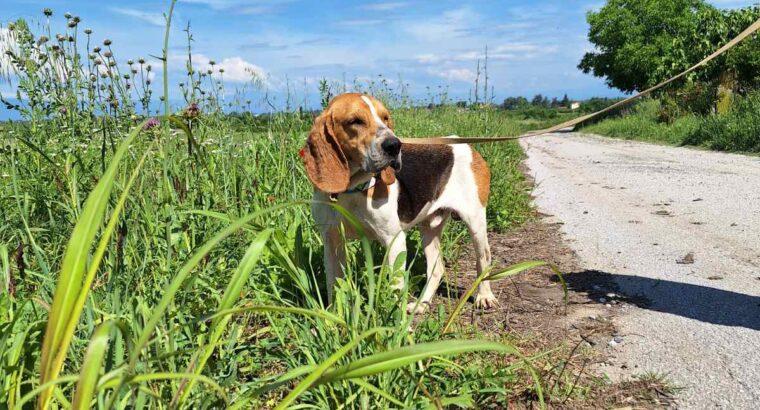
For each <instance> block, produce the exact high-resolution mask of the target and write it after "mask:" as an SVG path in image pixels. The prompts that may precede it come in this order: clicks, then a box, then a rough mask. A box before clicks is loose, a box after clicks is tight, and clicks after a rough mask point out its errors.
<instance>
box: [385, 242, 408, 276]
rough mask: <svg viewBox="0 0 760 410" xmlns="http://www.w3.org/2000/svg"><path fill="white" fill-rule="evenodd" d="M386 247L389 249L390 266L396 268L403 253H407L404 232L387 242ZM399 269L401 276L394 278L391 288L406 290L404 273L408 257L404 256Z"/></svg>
mask: <svg viewBox="0 0 760 410" xmlns="http://www.w3.org/2000/svg"><path fill="white" fill-rule="evenodd" d="M385 242H386V243H384V245H385V246H386V247H388V265H389V266H390V267H391V269H393V267H395V266H396V261H397V260H398V258H399V257H400V256H402V255H401V254H402V253H405V252H406V234H405V233H404V231H400V232H399V233H398V234H396V236H394V237H393V238H390V239H389V240H386V241H385ZM399 269H400V270H401V271H402V272H401V275H396V276H394V278H393V280H392V282H391V287H392V288H393V289H398V290H402V289H404V272H403V271H405V270H406V256H405V255H404V260H403V261H401V265H400V266H399Z"/></svg>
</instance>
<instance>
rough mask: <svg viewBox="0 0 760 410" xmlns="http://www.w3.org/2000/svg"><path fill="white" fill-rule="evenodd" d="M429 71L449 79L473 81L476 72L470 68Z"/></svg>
mask: <svg viewBox="0 0 760 410" xmlns="http://www.w3.org/2000/svg"><path fill="white" fill-rule="evenodd" d="M428 73H430V74H433V75H435V76H438V77H442V78H445V79H447V80H454V81H463V82H472V81H474V80H475V72H474V71H472V70H470V69H469V68H449V69H445V70H434V69H429V70H428Z"/></svg>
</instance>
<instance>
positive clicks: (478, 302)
mask: <svg viewBox="0 0 760 410" xmlns="http://www.w3.org/2000/svg"><path fill="white" fill-rule="evenodd" d="M496 306H499V300H498V299H496V296H494V295H493V294H490V295H477V296H476V297H475V307H477V308H481V309H494V308H496Z"/></svg>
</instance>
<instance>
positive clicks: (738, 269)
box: [521, 133, 760, 409]
mask: <svg viewBox="0 0 760 410" xmlns="http://www.w3.org/2000/svg"><path fill="white" fill-rule="evenodd" d="M521 144H522V145H523V147H524V148H525V151H526V153H527V160H526V165H527V166H528V167H529V168H530V174H531V175H532V176H533V178H534V179H535V181H536V188H535V191H534V195H535V197H536V198H535V203H536V206H537V208H538V210H539V211H540V212H543V213H545V214H549V215H551V216H552V219H553V220H555V221H556V222H558V223H562V231H563V233H564V234H565V236H566V238H567V239H568V240H569V244H570V247H571V248H573V249H574V250H575V251H576V252H577V253H578V255H579V256H580V258H581V262H582V263H583V265H584V270H585V272H584V271H581V272H576V273H572V274H570V275H569V276H570V278H569V281H570V282H571V285H572V280H573V278H572V276H578V275H604V276H605V277H606V278H610V279H611V280H612V282H613V283H614V285H615V286H616V288H617V293H619V294H620V295H621V298H623V299H624V300H626V301H627V302H628V303H627V304H626V308H625V309H623V310H622V312H623V313H622V314H621V315H620V316H619V317H618V318H617V323H616V325H617V328H618V333H619V335H618V339H615V340H614V343H610V349H612V351H613V356H614V358H613V361H612V364H613V365H612V366H607V367H605V368H604V371H605V372H606V373H608V374H609V376H610V377H611V378H613V380H619V379H621V378H627V377H630V376H633V375H640V374H643V373H646V372H655V373H658V374H661V375H663V374H664V375H666V376H667V377H668V378H669V379H670V380H672V381H673V382H674V383H675V384H676V385H678V386H680V387H682V388H683V390H682V391H681V393H680V394H679V403H678V407H679V408H694V409H698V408H699V409H701V408H726V409H729V408H730V409H756V408H758V406H759V405H760V158H759V157H752V156H742V155H734V154H726V153H717V152H710V151H702V150H697V149H689V148H679V147H668V146H661V145H652V144H646V143H640V142H632V141H623V140H615V139H609V138H604V137H598V136H591V135H583V134H578V133H564V134H550V135H547V136H543V137H535V138H528V139H523V140H522V141H521Z"/></svg>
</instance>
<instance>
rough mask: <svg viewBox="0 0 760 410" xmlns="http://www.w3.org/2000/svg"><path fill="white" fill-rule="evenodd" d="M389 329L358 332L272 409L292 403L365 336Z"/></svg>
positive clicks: (280, 409) (279, 408) (277, 409)
mask: <svg viewBox="0 0 760 410" xmlns="http://www.w3.org/2000/svg"><path fill="white" fill-rule="evenodd" d="M390 330H393V329H390V328H380V327H376V328H373V329H370V330H367V331H366V332H364V333H362V334H360V335H359V336H357V337H356V338H354V339H353V340H351V341H350V342H348V343H347V344H346V345H344V346H343V347H341V348H340V349H338V351H337V352H335V353H333V354H332V355H331V356H330V357H328V358H327V360H325V361H324V362H322V363H321V364H320V365H319V366H318V367H317V368H316V370H314V371H313V372H311V374H309V375H308V376H306V378H305V379H303V380H302V381H301V383H299V384H298V386H296V387H295V388H294V389H293V390H292V391H291V392H290V393H288V395H287V396H285V398H284V399H282V401H281V402H280V404H278V405H277V407H275V408H274V410H282V409H284V408H286V407H288V405H289V404H290V403H292V402H293V401H295V399H297V398H298V396H300V395H301V394H302V393H303V392H305V391H306V390H308V389H309V388H310V387H311V386H312V385H314V384H315V383H317V381H318V380H319V379H320V378H321V377H322V375H323V373H324V372H325V371H326V370H327V369H329V368H330V367H331V366H332V365H334V364H335V363H336V362H337V361H338V360H340V359H341V358H342V357H343V356H345V355H346V354H348V352H350V351H351V350H353V349H354V348H355V347H356V346H358V345H359V343H360V342H361V341H362V340H364V339H366V338H368V337H370V336H372V335H374V334H376V333H378V332H384V331H390Z"/></svg>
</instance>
